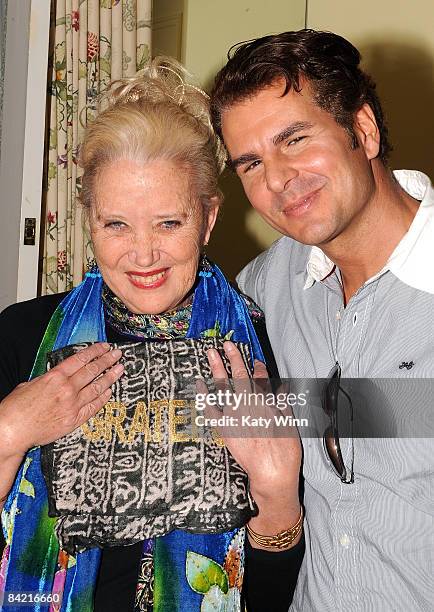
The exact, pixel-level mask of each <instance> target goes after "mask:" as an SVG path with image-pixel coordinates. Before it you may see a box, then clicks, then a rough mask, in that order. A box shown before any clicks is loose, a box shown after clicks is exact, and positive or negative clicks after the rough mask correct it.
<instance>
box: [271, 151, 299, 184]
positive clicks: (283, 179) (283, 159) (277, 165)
mask: <svg viewBox="0 0 434 612" xmlns="http://www.w3.org/2000/svg"><path fill="white" fill-rule="evenodd" d="M296 176H298V170H296V169H295V168H294V167H293V165H292V163H291V161H290V160H289V159H288V157H287V156H285V155H283V154H276V155H275V156H274V157H273V159H270V160H269V161H268V162H267V161H265V178H266V182H267V187H268V190H269V191H272V192H273V193H283V192H284V191H286V189H287V188H288V187H289V185H290V183H291V181H292V179H293V178H295V177H296Z"/></svg>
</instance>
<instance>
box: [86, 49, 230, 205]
mask: <svg viewBox="0 0 434 612" xmlns="http://www.w3.org/2000/svg"><path fill="white" fill-rule="evenodd" d="M189 77H190V75H189V74H188V72H187V71H186V70H185V68H183V66H181V64H179V63H178V62H177V61H176V60H174V59H171V58H168V57H163V56H160V57H156V58H155V59H153V60H152V61H150V62H149V63H148V65H147V66H146V67H145V68H144V69H143V70H141V71H140V72H138V73H137V74H136V75H135V76H134V77H131V78H125V79H120V80H118V81H114V82H113V83H111V85H110V86H109V87H108V89H107V90H106V92H105V93H104V94H103V95H102V97H101V99H100V105H99V106H100V112H99V114H98V116H97V117H96V119H95V120H94V121H93V122H92V123H91V124H90V125H89V126H88V127H87V129H86V132H85V136H84V140H83V143H82V145H81V148H80V165H81V166H82V168H83V170H84V173H83V177H82V190H81V194H80V202H81V204H82V206H83V207H84V209H85V212H86V213H87V214H89V212H90V211H91V210H92V209H93V206H94V204H95V186H96V181H97V179H98V174H99V172H100V170H102V168H103V167H104V166H106V165H107V164H110V163H113V162H116V161H119V160H121V159H128V160H134V161H139V162H143V163H147V162H152V161H156V160H162V159H163V160H167V161H171V162H173V163H175V164H177V165H179V166H180V167H181V168H185V169H186V171H187V172H188V175H189V177H190V185H191V190H192V196H193V198H194V199H195V200H197V201H198V202H199V203H200V204H201V205H202V207H203V210H206V209H207V207H208V206H209V204H210V202H211V198H214V199H215V198H216V197H217V199H218V202H219V203H220V202H221V201H222V200H223V196H222V193H221V191H220V189H219V187H218V176H219V174H220V173H221V172H222V170H223V168H224V166H225V161H226V154H225V151H224V147H223V145H222V143H221V141H220V139H219V137H218V136H217V135H216V134H215V132H214V130H213V128H212V126H211V122H210V118H209V110H208V108H209V97H208V96H207V94H206V93H205V92H204V91H202V90H201V89H199V87H196V86H195V85H193V84H191V83H189V82H188V79H189ZM214 201H215V200H214Z"/></svg>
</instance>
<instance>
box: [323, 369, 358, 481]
mask: <svg viewBox="0 0 434 612" xmlns="http://www.w3.org/2000/svg"><path fill="white" fill-rule="evenodd" d="M340 383H341V368H340V366H339V364H338V363H336V365H335V366H334V367H333V368H332V370H331V372H330V374H329V378H328V380H327V383H326V386H325V387H324V391H323V396H322V407H323V410H324V412H325V413H326V414H327V416H328V417H329V418H330V425H329V426H328V427H327V428H326V430H325V431H324V435H323V444H324V450H325V453H326V455H327V457H328V459H329V461H330V465H331V467H332V468H333V470H334V472H335V473H336V475H337V476H339V478H340V480H341V481H342V482H344V483H345V484H351V483H353V482H354V469H353V467H354V437H353V404H352V402H351V398H350V396H349V395H348V393H346V391H345V390H344V389H343V388H342V387H341V384H340ZM339 398H346V401H347V402H348V406H349V416H350V423H351V425H350V429H351V466H350V467H349V468H348V467H347V466H346V465H345V462H344V459H343V457H342V451H341V445H340V442H339V426H338V412H339V404H341V407H342V404H343V403H344V402H343V401H342V400H341V402H340V401H339Z"/></svg>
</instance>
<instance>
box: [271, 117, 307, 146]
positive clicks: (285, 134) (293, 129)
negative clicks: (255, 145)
mask: <svg viewBox="0 0 434 612" xmlns="http://www.w3.org/2000/svg"><path fill="white" fill-rule="evenodd" d="M312 127H313V124H312V123H310V122H309V121H295V122H294V123H291V125H288V127H286V128H285V129H284V130H282V131H281V132H279V133H278V134H276V136H273V144H274V145H278V144H280V143H281V142H283V141H284V140H286V139H287V138H291V136H294V134H297V133H298V132H301V131H302V130H307V129H309V128H312Z"/></svg>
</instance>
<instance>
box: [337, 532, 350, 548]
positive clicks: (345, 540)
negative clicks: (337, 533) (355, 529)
mask: <svg viewBox="0 0 434 612" xmlns="http://www.w3.org/2000/svg"><path fill="white" fill-rule="evenodd" d="M339 543H340V545H341V546H342V547H343V548H349V546H350V544H351V540H350V537H349V536H348V534H346V533H344V534H343V535H341V537H340V538H339Z"/></svg>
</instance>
